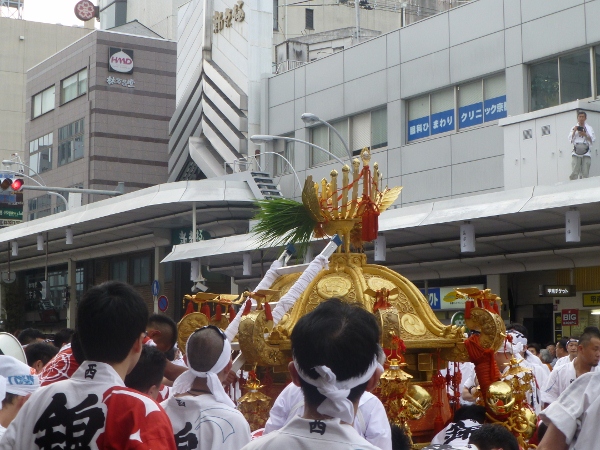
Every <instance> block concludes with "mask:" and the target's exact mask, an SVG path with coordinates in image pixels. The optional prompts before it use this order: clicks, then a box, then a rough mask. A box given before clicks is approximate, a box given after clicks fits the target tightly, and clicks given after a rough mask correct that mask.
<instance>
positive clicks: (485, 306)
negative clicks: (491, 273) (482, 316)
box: [483, 299, 492, 311]
mask: <svg viewBox="0 0 600 450" xmlns="http://www.w3.org/2000/svg"><path fill="white" fill-rule="evenodd" d="M483 307H484V308H485V309H487V310H488V311H491V310H492V307H491V305H490V301H489V300H488V299H483Z"/></svg>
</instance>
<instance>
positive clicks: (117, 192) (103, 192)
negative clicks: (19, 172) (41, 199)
mask: <svg viewBox="0 0 600 450" xmlns="http://www.w3.org/2000/svg"><path fill="white" fill-rule="evenodd" d="M21 189H23V190H26V189H28V190H30V191H45V192H47V191H54V192H74V193H78V194H97V195H109V196H112V197H115V196H117V195H122V194H124V193H125V183H124V182H122V181H119V184H118V185H117V189H116V190H114V191H107V190H102V189H79V188H65V187H54V186H29V185H23V187H21Z"/></svg>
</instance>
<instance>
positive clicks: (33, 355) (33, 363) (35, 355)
mask: <svg viewBox="0 0 600 450" xmlns="http://www.w3.org/2000/svg"><path fill="white" fill-rule="evenodd" d="M57 353H58V348H56V347H55V346H54V345H52V344H50V343H49V342H34V343H33V344H29V345H28V346H27V347H25V356H26V357H27V365H28V366H29V367H31V368H33V369H34V370H35V373H36V374H37V375H39V374H40V373H41V372H42V370H43V369H44V366H45V365H46V364H48V363H49V362H50V360H51V359H52V358H54V357H55V356H56V354H57Z"/></svg>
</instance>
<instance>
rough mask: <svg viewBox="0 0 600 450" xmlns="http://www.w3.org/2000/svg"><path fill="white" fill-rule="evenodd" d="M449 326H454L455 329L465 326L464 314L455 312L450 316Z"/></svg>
mask: <svg viewBox="0 0 600 450" xmlns="http://www.w3.org/2000/svg"><path fill="white" fill-rule="evenodd" d="M450 325H456V326H457V327H464V326H466V325H467V323H466V322H465V313H464V312H462V311H459V312H456V313H454V314H453V315H452V319H451V320H450Z"/></svg>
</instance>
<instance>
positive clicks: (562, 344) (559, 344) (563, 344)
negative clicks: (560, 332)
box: [556, 338, 568, 351]
mask: <svg viewBox="0 0 600 450" xmlns="http://www.w3.org/2000/svg"><path fill="white" fill-rule="evenodd" d="M567 342H568V341H567V339H566V338H562V339H560V340H559V341H558V342H557V343H556V346H557V347H558V348H562V349H563V350H565V351H566V350H567Z"/></svg>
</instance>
